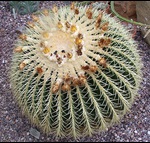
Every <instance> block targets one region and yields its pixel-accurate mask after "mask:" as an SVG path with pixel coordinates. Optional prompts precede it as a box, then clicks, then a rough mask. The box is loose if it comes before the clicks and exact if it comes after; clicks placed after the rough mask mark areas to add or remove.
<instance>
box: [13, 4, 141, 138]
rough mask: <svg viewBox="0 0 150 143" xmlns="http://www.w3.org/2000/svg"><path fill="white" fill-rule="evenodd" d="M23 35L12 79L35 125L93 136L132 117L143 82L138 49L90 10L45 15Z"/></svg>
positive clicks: (73, 7)
mask: <svg viewBox="0 0 150 143" xmlns="http://www.w3.org/2000/svg"><path fill="white" fill-rule="evenodd" d="M32 19H33V20H32V21H31V22H28V23H27V26H26V30H25V31H24V33H22V34H21V35H19V38H18V40H17V42H16V44H15V48H14V54H13V57H12V64H11V71H10V78H11V83H12V89H13V92H14V95H15V97H16V100H17V102H18V104H19V105H20V107H21V108H22V110H23V112H24V114H26V115H27V116H28V117H29V118H30V120H31V121H32V123H34V124H36V125H37V126H39V127H40V128H41V129H42V130H43V131H44V132H46V133H54V134H55V135H56V136H66V135H69V136H73V137H75V138H78V137H80V136H83V135H92V134H93V133H95V132H99V131H101V130H105V129H107V127H109V126H111V125H113V124H114V123H116V122H118V121H119V120H120V118H121V117H123V115H124V114H125V113H126V111H129V108H130V107H131V105H132V102H133V99H134V97H135V96H136V94H137V90H138V87H139V83H140V77H141V60H140V57H139V54H138V50H137V44H136V42H135V41H134V40H133V39H132V37H131V34H130V33H129V31H128V30H127V29H126V28H124V27H123V26H122V25H121V24H120V22H119V21H118V20H116V19H115V18H112V17H110V15H108V14H106V13H105V12H104V11H98V10H97V9H96V8H94V7H91V6H85V7H83V6H76V5H75V4H74V3H72V4H71V6H70V7H67V6H66V7H61V8H59V9H58V8H57V7H56V6H54V7H53V8H52V12H50V11H49V10H43V11H42V13H41V14H40V15H39V16H36V15H32Z"/></svg>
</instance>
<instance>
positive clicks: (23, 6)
mask: <svg viewBox="0 0 150 143" xmlns="http://www.w3.org/2000/svg"><path fill="white" fill-rule="evenodd" d="M9 5H10V7H11V9H14V10H15V12H16V13H18V14H21V15H25V14H31V13H33V12H35V11H37V10H38V7H39V1H10V2H9Z"/></svg>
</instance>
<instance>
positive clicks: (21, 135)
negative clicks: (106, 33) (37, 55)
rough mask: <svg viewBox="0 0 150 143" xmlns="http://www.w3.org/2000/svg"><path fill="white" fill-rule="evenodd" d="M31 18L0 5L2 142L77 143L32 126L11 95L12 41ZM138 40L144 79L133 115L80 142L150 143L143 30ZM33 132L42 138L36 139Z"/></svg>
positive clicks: (149, 63)
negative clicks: (8, 73)
mask: <svg viewBox="0 0 150 143" xmlns="http://www.w3.org/2000/svg"><path fill="white" fill-rule="evenodd" d="M54 3H56V4H57V5H62V4H63V2H62V1H56V2H54V1H43V2H40V8H41V9H42V8H49V7H51V6H52V4H54ZM29 19H30V15H17V18H16V19H14V17H13V15H12V13H11V11H10V9H9V5H8V2H6V1H1V2H0V101H1V102H0V141H1V142H20V141H22V142H28V141H30V142H37V141H38V142H58V141H59V142H64V141H65V142H74V141H75V140H74V139H73V138H59V139H57V138H55V137H54V136H53V135H45V134H43V133H42V132H40V130H39V129H38V128H37V127H36V126H33V125H32V124H30V122H29V120H28V119H27V118H25V116H24V115H23V114H22V113H21V110H20V108H18V106H17V104H16V103H15V100H14V99H13V95H12V92H11V87H10V83H9V80H8V76H7V72H8V70H9V64H10V61H11V55H12V49H13V42H14V40H15V39H16V38H17V33H16V32H15V31H16V29H17V28H19V27H20V26H22V25H24V24H25V23H26V21H27V20H29ZM136 30H137V32H136V35H135V37H134V38H135V40H137V41H138V42H139V47H138V49H139V52H140V55H141V57H142V62H143V65H144V66H143V69H142V73H143V80H142V83H141V87H140V90H139V95H138V97H137V98H136V100H135V102H134V104H133V106H132V108H131V112H130V113H127V114H126V115H125V116H124V118H123V119H122V120H121V121H120V123H119V124H117V125H114V126H113V127H110V128H109V129H108V130H107V131H106V132H101V133H100V134H95V135H93V136H92V137H84V138H81V139H79V140H77V141H80V142H88V141H89V142H125V141H126V142H150V46H149V45H148V44H147V43H146V42H145V41H144V39H143V36H142V35H141V32H140V29H139V28H137V29H136ZM31 129H32V130H34V131H36V133H37V134H38V135H39V137H34V135H33V133H31Z"/></svg>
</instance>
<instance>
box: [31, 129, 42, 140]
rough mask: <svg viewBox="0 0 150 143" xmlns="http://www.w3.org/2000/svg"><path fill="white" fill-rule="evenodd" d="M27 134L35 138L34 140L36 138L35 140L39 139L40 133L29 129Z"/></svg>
mask: <svg viewBox="0 0 150 143" xmlns="http://www.w3.org/2000/svg"><path fill="white" fill-rule="evenodd" d="M29 132H30V134H31V135H32V136H33V137H35V138H37V139H39V138H40V132H39V131H37V130H36V129H33V128H31V129H30V131H29Z"/></svg>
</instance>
